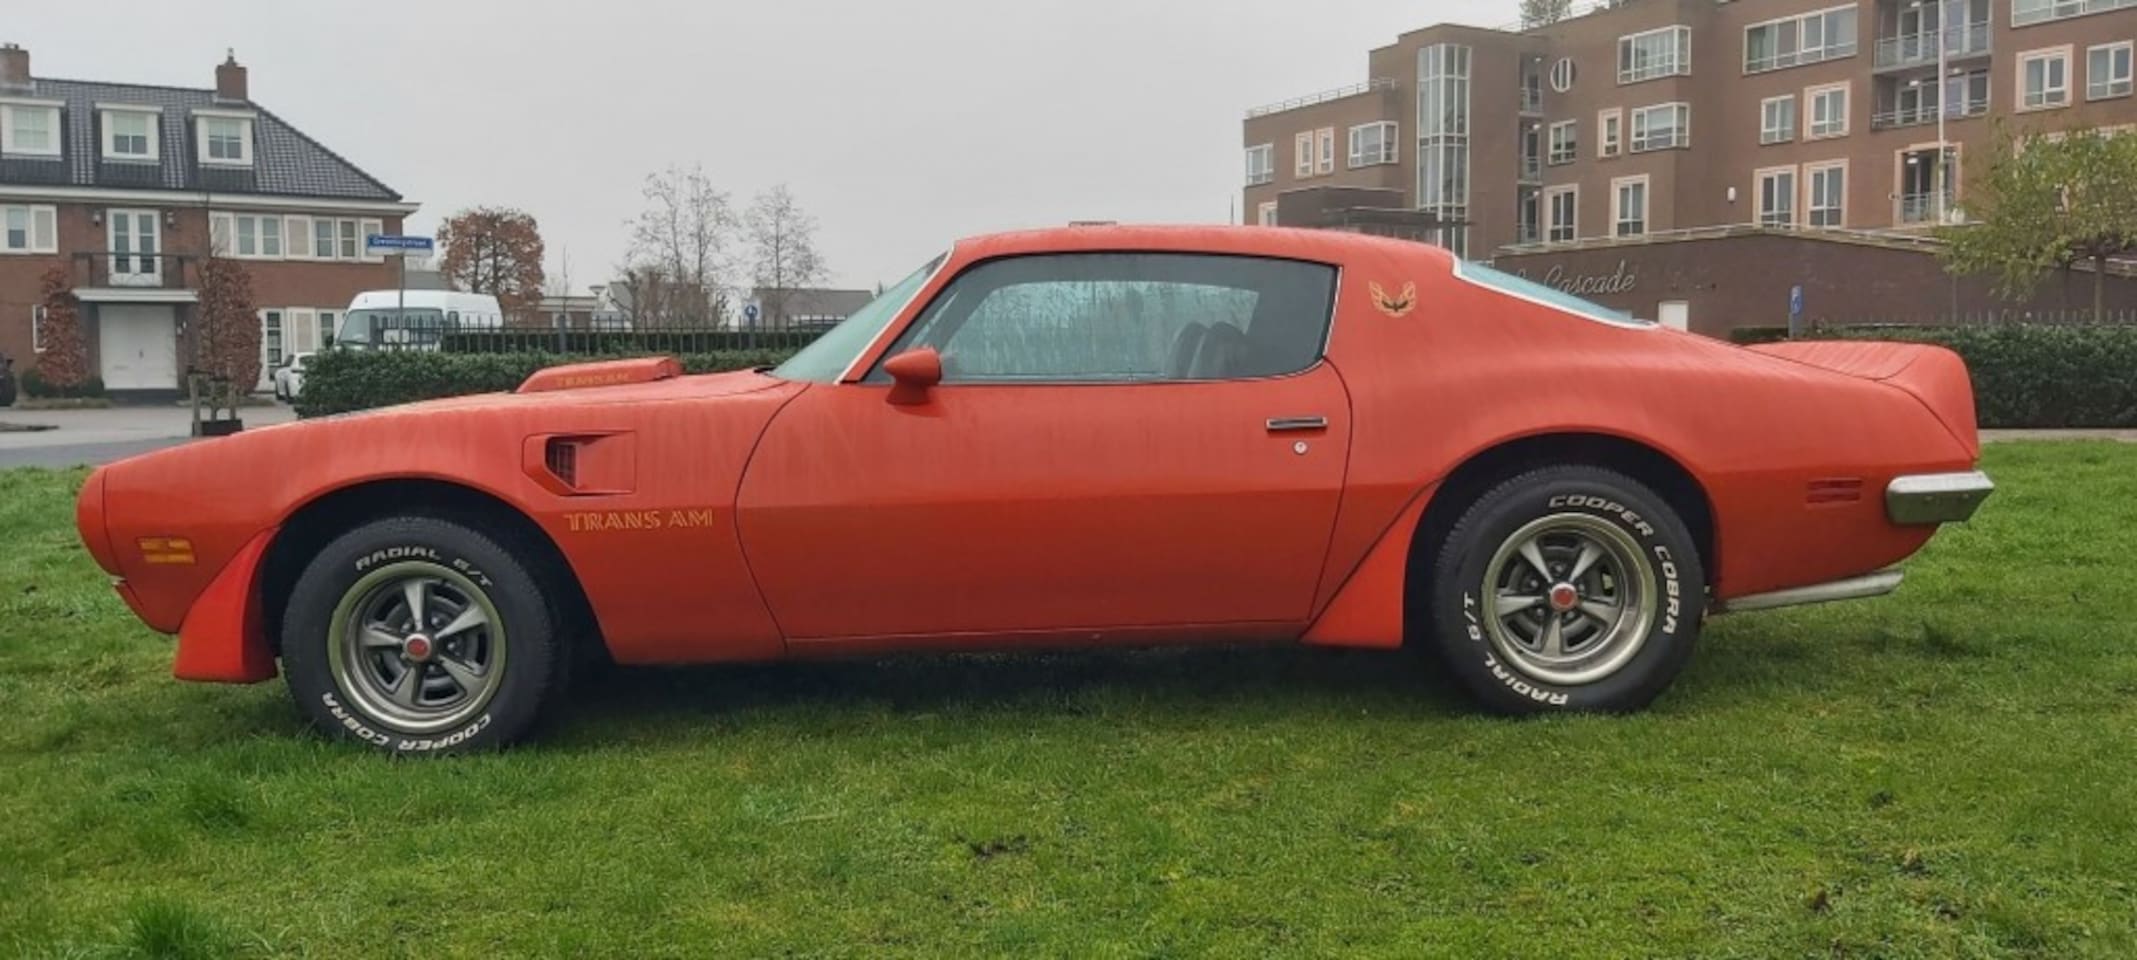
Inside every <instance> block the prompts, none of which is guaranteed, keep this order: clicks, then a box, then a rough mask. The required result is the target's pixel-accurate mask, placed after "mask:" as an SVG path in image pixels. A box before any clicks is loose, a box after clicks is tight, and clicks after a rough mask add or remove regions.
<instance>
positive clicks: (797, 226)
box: [743, 183, 827, 328]
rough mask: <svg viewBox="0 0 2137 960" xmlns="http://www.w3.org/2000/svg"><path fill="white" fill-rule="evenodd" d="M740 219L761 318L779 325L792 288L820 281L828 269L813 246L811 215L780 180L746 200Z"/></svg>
mask: <svg viewBox="0 0 2137 960" xmlns="http://www.w3.org/2000/svg"><path fill="white" fill-rule="evenodd" d="M743 223H744V227H745V229H746V231H747V232H748V235H749V243H750V278H751V279H752V280H753V281H754V282H755V283H756V286H757V297H758V299H759V300H761V301H763V303H764V317H763V318H762V322H764V323H766V324H767V325H769V326H772V327H774V328H783V327H785V326H786V325H787V320H788V319H789V318H788V316H787V307H788V305H789V303H790V302H791V301H792V299H793V296H794V292H795V291H796V290H800V289H802V288H805V287H809V286H812V285H814V284H817V283H821V282H822V281H823V279H824V275H825V273H826V272H827V271H826V270H825V268H824V259H823V256H822V255H821V254H819V253H817V250H816V218H815V217H813V216H810V215H809V212H808V211H806V210H803V209H802V208H801V204H800V203H798V202H796V201H795V200H794V193H793V191H791V190H788V189H787V186H786V184H783V183H782V184H780V185H778V186H776V187H773V188H771V189H769V190H766V191H764V192H763V193H760V194H758V195H757V196H756V199H754V200H751V201H750V204H749V212H748V213H747V214H746V215H745V216H744V217H743Z"/></svg>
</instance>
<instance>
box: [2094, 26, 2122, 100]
mask: <svg viewBox="0 0 2137 960" xmlns="http://www.w3.org/2000/svg"><path fill="white" fill-rule="evenodd" d="M2130 51H2131V41H2128V40H2124V41H2122V42H2121V43H2104V44H2101V45H2099V46H2097V47H2086V48H2085V99H2087V100H2105V99H2107V98H2109V97H2127V96H2129V95H2130Z"/></svg>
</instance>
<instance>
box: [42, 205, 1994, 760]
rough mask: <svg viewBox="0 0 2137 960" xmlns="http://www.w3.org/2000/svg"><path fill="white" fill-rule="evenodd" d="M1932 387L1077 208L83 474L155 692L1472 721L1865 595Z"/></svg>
mask: <svg viewBox="0 0 2137 960" xmlns="http://www.w3.org/2000/svg"><path fill="white" fill-rule="evenodd" d="M1978 454H1979V446H1978V442H1977V439H1976V433H1975V422H1974V404H1973V396H1972V389H1971V386H1970V384H1969V383H1968V379H1967V373H1966V369H1965V367H1964V365H1963V364H1962V363H1961V361H1960V360H1959V358H1958V357H1957V356H1955V355H1953V354H1952V353H1950V352H1947V351H1945V350H1942V349H1939V348H1936V347H1930V346H1922V345H1913V344H1895V343H1867V342H1849V343H1786V344H1776V345H1769V346H1759V347H1751V348H1743V347H1737V346H1732V345H1729V344H1725V343H1721V342H1718V341H1715V340H1710V339H1706V338H1702V337H1699V336H1694V335H1690V334H1687V333H1683V332H1680V331H1676V330H1671V329H1666V328H1663V327H1659V326H1657V325H1655V324H1652V323H1647V322H1641V321H1636V320H1632V319H1628V318H1626V317H1625V316H1623V315H1621V314H1618V313H1615V312H1612V311H1606V310H1603V309H1601V308H1599V307H1596V306H1594V305H1592V304H1589V303H1587V302H1584V301H1580V300H1576V299H1574V298H1571V297H1569V296H1565V295H1563V294H1560V293H1559V292H1557V291H1555V290H1551V289H1549V288H1546V287H1543V286H1540V285H1535V284H1531V283H1528V282H1526V281H1523V280H1520V279H1518V278H1514V277H1510V276H1507V275H1504V274H1501V273H1497V272H1494V271H1492V270H1490V269H1488V268H1486V267H1483V266H1481V265H1478V264H1475V263H1469V262H1464V261H1460V260H1457V259H1455V258H1454V257H1452V256H1450V255H1449V254H1448V253H1446V252H1445V251H1443V250H1440V249H1438V248H1435V247H1431V246H1427V245H1422V244H1415V243H1406V242H1400V241H1393V240H1386V239H1378V238H1371V237H1364V236H1359V235H1352V234H1345V233H1334V232H1319V231H1295V230H1286V229H1276V228H1157V227H1113V226H1078V227H1070V228H1064V229H1056V230H1045V231H1037V232H1026V233H1017V234H1008V235H999V236H991V237H983V238H978V239H972V240H966V241H963V242H960V243H958V244H956V245H955V246H954V247H953V248H952V249H951V250H950V251H949V252H947V253H946V254H944V255H943V256H941V257H938V258H936V259H935V260H934V261H933V262H931V263H929V264H927V265H926V266H925V267H923V268H921V269H920V270H918V271H917V272H915V273H914V274H913V275H912V276H910V277H908V278H906V279H905V280H904V281H903V282H901V283H899V284H897V285H896V286H894V287H892V288H890V289H888V290H887V291H885V292H884V293H883V295H882V296H881V297H880V298H878V299H877V300H876V301H875V302H874V303H872V304H870V305H869V306H868V307H866V308H865V309H863V310H861V311H859V312H858V313H856V314H854V315H853V316H852V317H851V318H850V319H848V320H846V321H845V322H844V323H843V324H841V325H839V326H838V327H836V328H834V329H833V330H831V331H830V332H829V333H827V334H825V335H824V336H823V337H822V338H821V339H819V340H817V341H815V342H814V343H813V344H812V345H810V346H809V347H808V348H806V349H804V350H802V351H801V352H799V353H798V354H797V355H795V356H794V357H793V358H792V359H790V360H788V361H787V362H786V363H784V364H782V365H780V366H778V367H775V368H771V369H763V370H750V371H741V372H733V373H722V374H713V375H702V376H685V375H683V373H682V370H681V368H680V366H679V365H678V364H677V363H676V362H675V361H674V360H672V359H668V358H649V359H642V360H625V361H617V362H606V363H590V364H581V365H574V366H566V367H559V368H554V369H549V370H544V371H542V372H539V373H537V374H535V375H534V376H532V377H530V378H529V379H528V380H527V381H526V382H525V383H524V384H523V385H521V386H520V387H519V388H518V389H517V390H514V391H513V392H511V393H504V394H491V395H484V396H470V397H462V398H456V399H448V400H440V401H435V402H428V403H418V404H413V405H409V406H402V407H395V408H390V409H384V410H378V411H372V412H365V413H359V414H351V415H343V416H337V417H329V418H323V419H319V420H312V421H305V422H300V423H296V424H291V425H287V426H279V427H272V428H268V429H262V430H257V431H252V432H248V433H244V434H241V435H237V436H233V437H228V438H221V439H215V440H206V441H200V442H196V443H192V444H188V445H184V446H179V447H175V448H172V449H168V450H164V451H160V452H156V453H151V454H148V455H145V456H140V457H136V458H133V459H130V460H125V461H122V462H119V463H115V464H112V465H110V466H107V467H104V468H103V469H100V470H98V471H96V472H95V473H94V474H92V475H91V477H90V478H89V480H88V481H87V483H86V485H85V486H84V487H83V489H82V491H81V495H80V501H79V506H78V518H77V519H78V523H79V527H80V532H81V536H82V539H83V540H84V542H85V543H86V544H87V546H88V549H89V551H90V552H91V553H92V554H93V555H94V557H95V558H96V561H97V563H98V564H99V565H101V566H102V567H103V568H104V569H105V570H106V571H107V572H109V573H110V574H111V575H112V577H113V579H114V582H115V583H116V585H117V589H118V591H119V593H120V595H121V596H122V597H123V598H124V599H125V601H126V603H127V605H128V606H129V607H131V608H132V609H133V611H134V612H135V613H136V614H138V615H139V617H140V618H141V619H142V620H143V621H144V622H145V623H147V624H148V625H149V626H150V627H152V628H154V629H156V630H158V631H162V632H165V633H175V634H176V635H177V637H178V642H177V654H176V666H175V673H176V674H177V676H178V677H180V678H183V679H187V680H199V681H214V682H226V683H253V682H259V681H265V680H268V679H271V678H273V677H274V676H275V675H276V673H277V670H278V667H279V670H280V672H281V673H282V674H284V675H285V676H286V677H287V682H288V686H289V689H290V691H291V693H292V694H293V695H294V697H295V699H296V701H297V703H298V704H299V705H300V707H301V709H302V710H303V711H304V712H305V713H306V714H308V715H309V717H310V718H311V719H312V720H313V721H314V722H315V723H316V724H317V725H318V726H319V727H320V728H321V729H323V730H325V731H327V732H328V733H330V734H333V735H338V736H344V737H349V738H353V739H358V740H362V741H365V742H368V743H371V744H375V745H377V746H378V747H380V748H383V749H386V750H391V751H397V752H436V751H458V750H470V749H479V748H484V747H493V746H497V745H501V744H505V743H509V742H511V741H513V740H515V739H516V738H520V737H522V736H524V735H526V734H527V732H528V731H529V729H530V727H531V726H532V724H533V723H534V722H535V721H536V719H537V718H538V717H539V716H540V714H541V713H542V711H543V710H544V709H545V708H548V707H551V706H553V705H554V704H555V703H556V702H557V701H558V700H559V698H560V697H561V696H562V695H563V692H564V685H565V680H566V678H567V675H568V674H569V673H570V668H571V666H572V665H573V664H574V663H578V662H583V660H584V658H587V657H589V656H592V657H597V658H598V657H606V658H608V659H612V660H613V661H616V662H620V663H627V664H674V663H703V662H711V661H766V660H776V659H780V658H788V657H814V656H826V655H854V654H876V653H882V652H887V651H903V650H916V649H934V650H972V649H994V650H1020V649H1034V648H1044V647H1056V648H1058V647H1088V646H1097V645H1113V644H1139V645H1157V644H1188V643H1196V644H1200V643H1248V642H1293V643H1302V644H1314V645H1322V646H1331V647H1363V648H1394V647H1400V646H1411V647H1416V648H1422V649H1423V650H1425V651H1427V652H1429V653H1430V654H1432V655H1433V656H1434V657H1436V658H1437V660H1438V661H1439V663H1440V664H1441V665H1442V668H1443V669H1444V670H1446V671H1447V672H1448V673H1450V674H1451V675H1452V676H1453V677H1454V678H1456V679H1457V680H1458V681H1459V682H1460V684H1461V685H1462V686H1464V687H1466V688H1467V689H1468V690H1469V691H1470V692H1471V693H1472V694H1474V696H1475V698H1476V700H1477V702H1478V703H1479V704H1480V705H1481V706H1482V707H1484V708H1486V709H1489V710H1493V711H1500V712H1552V711H1621V710H1631V709H1637V708H1639V707H1642V706H1644V705H1646V704H1647V703H1649V702H1650V701H1651V700H1652V699H1653V698H1655V697H1656V696H1657V695H1658V694H1660V693H1661V692H1662V691H1663V690H1664V688H1665V687H1667V686H1668V685H1669V683H1670V682H1671V680H1672V679H1673V678H1674V677H1675V676H1676V675H1677V673H1678V672H1679V671H1680V670H1681V669H1682V668H1683V667H1684V665H1685V664H1686V662H1687V660H1688V658H1689V657H1690V655H1691V652H1692V645H1693V642H1694V639H1695V638H1696V637H1697V636H1698V634H1699V630H1700V627H1701V623H1702V621H1703V619H1704V618H1705V617H1706V616H1708V615H1711V614H1715V613H1719V612H1723V611H1730V610H1746V609H1757V608H1761V607H1771V606H1781V605H1786V604H1792V603H1806V602H1815V601H1822V600H1834V599H1845V598H1851V597H1865V596H1873V595H1877V594H1880V593H1884V592H1887V591H1890V590H1892V589H1893V588H1894V587H1895V586H1897V584H1898V583H1899V581H1900V576H1901V574H1900V572H1899V571H1898V570H1897V569H1894V566H1893V565H1894V564H1896V563H1897V562H1898V561H1900V560H1902V559H1904V558H1906V557H1907V556H1909V555H1910V554H1912V553H1914V552H1915V551H1916V550H1918V549H1919V548H1920V547H1921V546H1922V545H1923V544H1924V543H1925V542H1926V541H1927V540H1928V539H1929V538H1930V536H1931V535H1932V534H1933V533H1934V532H1935V531H1936V529H1937V526H1938V524H1940V523H1944V522H1951V521H1959V520H1963V519H1965V518H1967V517H1968V516H1969V515H1970V514H1971V513H1972V512H1973V510H1974V509H1975V507H1976V506H1977V505H1978V504H1979V503H1980V502H1981V501H1982V499H1983V498H1984V497H1986V496H1987V495H1988V493H1989V491H1990V489H1991V484H1990V482H1989V480H1988V478H1986V477H1985V476H1983V475H1982V474H1981V473H1979V472H1978V471H1976V470H1975V469H1974V468H1975V463H1976V460H1977V457H1978Z"/></svg>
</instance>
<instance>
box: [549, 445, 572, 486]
mask: <svg viewBox="0 0 2137 960" xmlns="http://www.w3.org/2000/svg"><path fill="white" fill-rule="evenodd" d="M542 464H543V466H545V467H547V468H548V469H549V474H550V475H551V476H553V477H556V478H557V479H558V480H561V481H563V482H564V485H565V486H567V487H576V486H578V485H579V441H578V439H577V438H575V437H551V438H549V446H548V449H547V450H545V451H543V455H542Z"/></svg>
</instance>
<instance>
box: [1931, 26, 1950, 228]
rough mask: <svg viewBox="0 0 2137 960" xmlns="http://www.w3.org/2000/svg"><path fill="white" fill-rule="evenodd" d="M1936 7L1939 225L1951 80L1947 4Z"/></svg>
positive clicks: (1946, 178) (1945, 180)
mask: <svg viewBox="0 0 2137 960" xmlns="http://www.w3.org/2000/svg"><path fill="white" fill-rule="evenodd" d="M1936 9H1937V181H1936V186H1935V188H1934V189H1935V190H1936V191H1937V199H1936V211H1937V225H1938V226H1940V227H1941V226H1943V225H1944V222H1945V220H1946V212H1945V210H1944V202H1945V197H1946V195H1947V191H1949V190H1950V189H1951V144H1950V143H1948V142H1946V141H1945V139H1944V118H1945V117H1946V116H1947V115H1949V114H1950V113H1951V103H1950V102H1949V99H1948V97H1949V94H1950V93H1951V86H1950V85H1951V81H1950V80H1949V79H1947V78H1946V77H1945V75H1944V73H1945V71H1946V70H1947V69H1948V66H1947V59H1946V58H1947V54H1946V52H1945V50H1944V32H1945V30H1946V28H1947V26H1948V25H1947V24H1946V23H1945V22H1944V15H1945V14H1946V13H1947V12H1948V10H1949V7H1948V6H1947V5H1946V4H1945V3H1944V2H1943V0H1937V8H1936Z"/></svg>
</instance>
